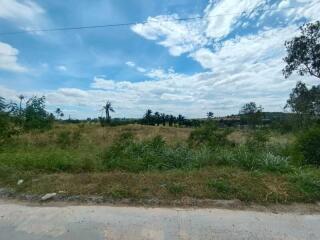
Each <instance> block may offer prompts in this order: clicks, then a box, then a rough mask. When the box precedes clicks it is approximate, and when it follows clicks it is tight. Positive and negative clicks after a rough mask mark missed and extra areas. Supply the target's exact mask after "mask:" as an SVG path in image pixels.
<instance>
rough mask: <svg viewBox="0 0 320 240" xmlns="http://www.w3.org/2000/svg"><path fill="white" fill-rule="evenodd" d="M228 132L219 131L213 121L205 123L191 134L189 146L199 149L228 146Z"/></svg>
mask: <svg viewBox="0 0 320 240" xmlns="http://www.w3.org/2000/svg"><path fill="white" fill-rule="evenodd" d="M229 133H230V131H228V130H221V129H218V127H217V124H216V123H215V122H213V121H212V120H209V121H207V122H206V123H204V124H203V125H202V126H201V127H200V128H197V129H195V130H194V131H192V132H191V134H190V137H189V145H190V146H194V147H199V146H203V145H207V146H209V147H210V148H216V147H218V146H224V145H227V144H228V143H229V142H228V140H227V135H228V134H229Z"/></svg>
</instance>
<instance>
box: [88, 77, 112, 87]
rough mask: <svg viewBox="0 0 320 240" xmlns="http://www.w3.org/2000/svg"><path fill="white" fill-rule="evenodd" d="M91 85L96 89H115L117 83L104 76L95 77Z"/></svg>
mask: <svg viewBox="0 0 320 240" xmlns="http://www.w3.org/2000/svg"><path fill="white" fill-rule="evenodd" d="M91 87H92V88H96V89H115V87H116V83H115V82H114V81H113V80H106V79H104V78H103V77H94V79H93V83H91Z"/></svg>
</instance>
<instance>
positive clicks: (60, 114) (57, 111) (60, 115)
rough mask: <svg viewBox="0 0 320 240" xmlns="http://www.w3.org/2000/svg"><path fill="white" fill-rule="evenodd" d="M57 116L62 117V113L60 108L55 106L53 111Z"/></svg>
mask: <svg viewBox="0 0 320 240" xmlns="http://www.w3.org/2000/svg"><path fill="white" fill-rule="evenodd" d="M55 113H56V115H57V118H62V117H64V113H63V112H62V110H61V109H60V108H57V109H56V111H55Z"/></svg>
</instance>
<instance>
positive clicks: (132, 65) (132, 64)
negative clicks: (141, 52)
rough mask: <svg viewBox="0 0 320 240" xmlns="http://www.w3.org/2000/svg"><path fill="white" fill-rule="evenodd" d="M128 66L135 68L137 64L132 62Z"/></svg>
mask: <svg viewBox="0 0 320 240" xmlns="http://www.w3.org/2000/svg"><path fill="white" fill-rule="evenodd" d="M126 64H127V65H128V66H129V67H135V66H136V64H135V63H134V62H131V61H128V62H126Z"/></svg>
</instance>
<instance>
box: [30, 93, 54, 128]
mask: <svg viewBox="0 0 320 240" xmlns="http://www.w3.org/2000/svg"><path fill="white" fill-rule="evenodd" d="M52 122H53V115H52V114H48V113H47V111H46V110H45V97H44V96H42V97H36V96H34V97H32V98H30V99H29V100H28V101H27V103H26V109H25V128H26V129H28V130H29V129H45V128H50V127H51V126H52Z"/></svg>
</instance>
